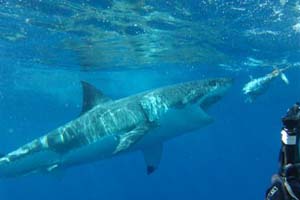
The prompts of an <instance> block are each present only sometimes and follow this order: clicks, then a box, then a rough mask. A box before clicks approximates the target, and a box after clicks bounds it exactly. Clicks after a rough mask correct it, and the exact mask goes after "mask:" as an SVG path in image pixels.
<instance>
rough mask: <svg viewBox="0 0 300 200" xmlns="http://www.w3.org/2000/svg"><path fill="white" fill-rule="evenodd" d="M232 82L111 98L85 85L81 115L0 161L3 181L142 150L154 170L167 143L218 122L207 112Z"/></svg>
mask: <svg viewBox="0 0 300 200" xmlns="http://www.w3.org/2000/svg"><path fill="white" fill-rule="evenodd" d="M232 82H233V81H232V79H231V78H215V79H205V80H196V81H191V82H185V83H180V84H176V85H170V86H166V87H162V88H158V89H154V90H150V91H146V92H142V93H139V94H136V95H133V96H129V97H126V98H122V99H119V100H112V99H111V98H109V97H107V96H105V95H104V94H103V93H102V92H101V91H99V90H98V89H96V88H95V87H94V86H92V85H90V84H89V83H87V82H82V87H83V106H82V113H81V115H80V116H79V117H78V118H76V119H74V120H72V121H70V122H68V123H66V124H65V125H63V126H61V127H59V128H57V129H55V130H53V131H51V132H50V133H48V134H46V135H44V136H42V137H40V138H37V139H35V140H33V141H31V142H29V143H27V144H25V145H24V146H21V147H20V148H18V149H16V150H15V151H12V152H11V153H8V154H7V155H5V156H3V157H1V158H0V177H16V176H22V175H27V174H31V173H36V172H53V171H57V170H60V169H64V168H68V167H71V166H74V165H78V164H83V163H88V162H91V161H96V160H101V159H106V158H110V157H113V156H116V155H119V154H122V153H127V152H132V151H137V150H140V151H142V152H143V155H144V159H145V162H146V165H147V172H148V174H150V173H152V172H153V171H155V169H156V168H157V167H158V165H159V162H160V160H161V156H162V149H163V143H164V142H165V141H166V140H168V139H171V138H173V137H176V136H178V135H181V134H184V133H187V132H191V131H194V130H197V129H199V128H201V127H203V126H205V125H207V124H209V123H211V122H212V121H213V119H212V118H211V117H210V116H209V115H208V114H207V113H206V112H205V110H206V109H207V108H208V107H210V106H211V105H212V104H214V103H216V102H217V101H218V100H220V99H221V98H222V97H223V96H224V94H225V93H226V91H227V90H228V89H229V88H230V87H231V85H232Z"/></svg>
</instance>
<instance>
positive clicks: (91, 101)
mask: <svg viewBox="0 0 300 200" xmlns="http://www.w3.org/2000/svg"><path fill="white" fill-rule="evenodd" d="M81 85H82V90H83V100H82V110H81V115H82V114H84V113H85V112H87V111H89V110H90V109H92V108H93V107H94V106H96V105H98V104H102V103H107V102H109V101H111V98H109V97H107V96H105V95H104V94H103V93H102V92H101V91H100V90H98V89H97V88H96V87H94V86H93V85H91V84H89V83H87V82H85V81H81Z"/></svg>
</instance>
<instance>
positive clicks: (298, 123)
mask: <svg viewBox="0 0 300 200" xmlns="http://www.w3.org/2000/svg"><path fill="white" fill-rule="evenodd" d="M282 123H283V125H284V128H285V129H287V130H288V132H291V133H295V132H297V131H300V103H299V102H297V103H295V104H294V105H293V106H292V107H291V108H290V109H288V111H287V113H286V115H285V116H284V117H283V118H282Z"/></svg>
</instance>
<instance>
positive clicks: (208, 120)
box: [197, 106, 214, 124]
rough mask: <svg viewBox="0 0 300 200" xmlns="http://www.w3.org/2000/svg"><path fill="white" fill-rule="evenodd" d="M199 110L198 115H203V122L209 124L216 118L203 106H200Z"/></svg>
mask: <svg viewBox="0 0 300 200" xmlns="http://www.w3.org/2000/svg"><path fill="white" fill-rule="evenodd" d="M197 112H198V115H200V116H201V120H202V122H203V123H207V124H209V123H212V122H213V121H214V119H213V118H212V117H211V116H210V115H208V114H207V113H206V112H205V111H204V110H203V108H202V107H201V106H199V109H198V110H197Z"/></svg>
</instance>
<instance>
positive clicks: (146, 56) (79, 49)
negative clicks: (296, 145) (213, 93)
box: [0, 0, 300, 200]
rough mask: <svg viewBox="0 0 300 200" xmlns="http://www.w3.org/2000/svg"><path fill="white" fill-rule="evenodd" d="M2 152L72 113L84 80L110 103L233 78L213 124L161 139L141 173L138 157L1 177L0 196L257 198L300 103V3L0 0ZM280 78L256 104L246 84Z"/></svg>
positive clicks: (213, 111) (78, 104)
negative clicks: (278, 70)
mask: <svg viewBox="0 0 300 200" xmlns="http://www.w3.org/2000/svg"><path fill="white" fill-rule="evenodd" d="M0 4H1V6H0V152H3V153H7V152H9V151H11V150H13V149H15V148H17V147H18V146H20V145H22V144H24V143H26V142H28V141H30V140H32V139H33V138H36V137H38V136H41V135H43V134H45V133H47V132H48V131H50V130H52V129H54V128H56V127H57V126H59V125H62V124H64V123H65V122H68V121H69V120H72V119H73V118H75V117H77V116H78V113H79V112H80V110H81V99H82V96H81V95H82V94H81V93H82V92H81V86H80V80H86V81H88V82H90V83H92V84H94V85H95V86H97V87H98V88H99V89H101V90H102V91H103V92H104V93H105V94H107V95H108V96H111V97H112V98H114V99H118V98H121V97H125V96H128V95H131V94H135V93H137V92H140V91H144V90H147V89H152V88H155V87H158V86H164V85H168V84H172V83H178V82H182V81H187V80H195V79H203V78H210V77H221V76H226V77H233V78H234V79H235V83H234V86H233V88H232V89H231V90H230V92H229V93H228V94H227V95H226V97H225V98H224V99H222V100H221V101H220V102H218V103H217V104H216V105H214V106H213V107H212V108H211V109H210V110H209V111H208V113H209V114H210V115H211V116H213V117H214V118H215V122H214V123H213V124H211V125H209V126H207V127H205V128H203V129H201V130H199V131H197V132H194V133H188V134H186V135H184V136H182V137H178V138H175V139H173V140H170V141H168V142H166V144H165V145H164V153H163V158H162V161H161V164H160V167H159V170H157V171H156V172H155V173H154V174H152V175H151V176H147V175H146V173H145V164H144V160H143V157H142V155H141V153H140V152H136V153H132V154H127V155H124V156H120V157H115V158H112V159H110V160H105V161H100V162H96V163H91V164H88V165H84V166H79V167H75V168H71V169H69V170H67V171H66V172H65V173H64V175H63V176H62V177H61V176H60V177H57V176H55V175H33V176H27V177H20V178H16V179H9V180H0V198H1V199H4V200H19V199H27V198H28V199H31V200H38V199H39V200H40V199H45V200H46V199H58V200H60V199H61V200H62V199H87V200H94V199H95V200H96V199H130V200H132V199H224V198H225V199H244V200H248V199H249V200H253V199H262V198H263V197H264V193H265V190H266V188H267V187H268V186H269V183H270V177H271V175H272V174H273V173H275V172H276V171H277V167H278V165H277V157H278V151H279V147H280V128H281V121H280V118H281V117H282V116H283V115H284V113H285V111H286V109H287V108H288V107H289V106H291V105H292V104H293V103H294V102H295V101H297V100H298V101H299V100H300V97H299V91H300V81H299V75H300V73H299V53H300V2H299V1H295V0H294V1H293V0H289V1H287V0H280V1H279V0H274V1H267V0H264V1H221V0H215V1H214V0H210V1H209V0H207V1H195V0H194V1H192V0H187V1H183V0H182V1H157V0H156V1H151V0H149V1H147V0H143V1H142V0H140V1H138V0H127V1H125V0H123V1H113V0H104V1H93V0H90V1H84V0H78V1H66V0H63V1H58V0H51V1H43V0H42V1H38V0H36V1H34V0H32V1H13V0H10V1H8V0H0ZM287 64H291V65H292V66H293V67H292V68H291V69H289V70H288V71H286V76H287V77H288V79H289V81H290V84H289V85H285V84H284V83H283V82H282V81H281V80H280V79H279V78H278V79H276V80H275V81H274V82H273V83H272V84H271V86H270V88H269V89H268V90H267V91H266V93H265V94H263V95H262V96H260V97H259V98H258V99H257V100H256V101H255V102H253V103H252V104H249V103H245V102H244V100H245V96H244V95H243V94H242V91H241V90H242V88H243V86H244V85H245V84H246V83H247V82H248V81H250V78H249V76H252V77H254V78H255V77H260V76H264V75H265V74H267V73H269V72H271V71H272V70H273V67H274V66H278V67H284V66H286V65H287Z"/></svg>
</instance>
